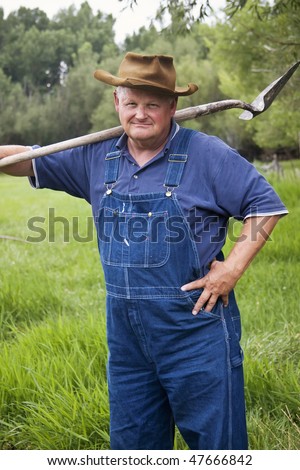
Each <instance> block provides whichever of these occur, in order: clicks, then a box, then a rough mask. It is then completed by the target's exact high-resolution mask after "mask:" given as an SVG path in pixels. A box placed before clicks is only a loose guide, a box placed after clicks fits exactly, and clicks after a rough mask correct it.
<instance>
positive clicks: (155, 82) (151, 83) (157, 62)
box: [94, 52, 198, 96]
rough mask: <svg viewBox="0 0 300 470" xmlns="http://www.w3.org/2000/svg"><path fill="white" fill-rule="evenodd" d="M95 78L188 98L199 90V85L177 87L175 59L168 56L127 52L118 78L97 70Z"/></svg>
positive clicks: (109, 82) (110, 83)
mask: <svg viewBox="0 0 300 470" xmlns="http://www.w3.org/2000/svg"><path fill="white" fill-rule="evenodd" d="M94 77H95V78H97V80H100V81H101V82H104V83H108V84H109V85H114V86H116V87H117V86H124V87H128V88H138V89H140V90H149V91H155V92H159V93H163V94H167V95H174V96H186V95H191V94H192V93H195V91H197V90H198V87H197V85H195V84H194V83H189V84H188V86H187V87H185V88H184V87H176V71H175V68H174V65H173V57H172V56H166V55H141V54H135V53H133V52H127V54H126V55H125V57H124V59H123V60H122V62H121V65H120V67H119V72H118V76H114V75H112V74H110V73H109V72H106V71H105V70H96V72H95V73H94Z"/></svg>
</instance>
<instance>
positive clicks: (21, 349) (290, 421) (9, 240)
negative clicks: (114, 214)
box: [0, 161, 300, 450]
mask: <svg viewBox="0 0 300 470" xmlns="http://www.w3.org/2000/svg"><path fill="white" fill-rule="evenodd" d="M297 167H298V168H297ZM284 170H285V171H284V175H283V176H282V175H280V176H278V175H276V174H267V175H266V176H267V178H268V179H269V180H270V181H271V183H272V184H273V186H274V187H275V188H276V190H277V192H278V193H279V195H280V196H281V198H282V199H283V201H284V202H285V204H286V205H287V207H288V209H289V212H290V213H289V215H288V216H286V217H284V218H282V220H280V222H279V223H278V225H277V227H276V228H275V231H274V232H273V234H272V237H271V240H270V241H269V242H268V243H267V245H266V246H265V247H264V249H263V250H262V251H261V252H260V253H259V255H258V256H257V257H256V258H255V260H254V261H253V263H252V264H251V266H250V267H249V269H248V270H247V272H246V273H245V274H244V276H243V278H242V279H241V280H240V282H239V283H238V285H237V287H236V295H237V299H238V303H239V306H240V310H241V315H242V326H243V338H242V346H243V349H244V352H245V361H244V365H245V387H246V400H247V419H248V429H249V440H250V448H251V449H253V450H256V449H270V450H271V449H278V450H284V449H290V450H295V449H299V448H300V446H299V444H300V424H299V421H300V407H299V404H300V394H299V392H300V385H299V375H300V372H299V371H300V368H299V359H300V353H299V340H300V330H299V324H300V320H299V313H300V176H299V173H300V164H299V161H292V162H286V163H285V167H284ZM0 197H1V210H0V261H1V267H0V351H1V352H0V449H35V450H48V449H52V450H57V449H72V450H73V449H109V411H108V399H107V384H106V359H107V346H106V338H105V287H104V281H103V274H102V269H101V266H100V262H99V254H98V249H97V240H96V236H95V232H94V229H93V225H92V219H91V212H90V207H89V206H88V204H87V203H86V202H84V201H81V200H79V199H76V198H72V197H70V196H68V195H66V194H63V193H58V192H54V191H48V190H41V191H36V190H33V189H31V188H30V186H29V184H28V182H27V180H26V179H22V178H12V177H8V176H5V175H1V176H0ZM239 228H240V227H239V224H238V223H237V222H235V223H232V224H231V226H230V236H229V239H228V242H227V244H226V247H225V252H228V250H229V249H230V246H231V244H232V243H233V241H234V238H235V236H236V235H237V233H238V231H239ZM175 444H176V448H177V449H185V448H186V445H185V443H184V441H183V440H182V438H181V437H180V435H179V433H177V434H176V442H175Z"/></svg>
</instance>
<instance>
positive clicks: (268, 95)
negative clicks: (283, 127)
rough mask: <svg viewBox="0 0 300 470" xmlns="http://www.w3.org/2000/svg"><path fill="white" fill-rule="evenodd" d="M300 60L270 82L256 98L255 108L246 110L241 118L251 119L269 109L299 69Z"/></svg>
mask: <svg viewBox="0 0 300 470" xmlns="http://www.w3.org/2000/svg"><path fill="white" fill-rule="evenodd" d="M299 64H300V61H298V62H296V63H295V64H294V65H292V67H290V68H289V69H288V70H287V71H286V72H285V73H284V74H283V75H282V76H281V77H279V78H277V80H274V82H272V83H270V85H269V86H267V88H265V89H264V90H263V91H262V92H261V93H260V94H259V95H258V96H257V97H256V98H255V100H254V101H252V103H251V104H250V106H251V107H252V108H253V110H248V111H244V112H243V113H242V114H241V115H240V116H239V118H240V119H244V120H250V119H252V118H254V117H255V116H257V115H258V114H261V113H263V112H264V111H266V109H268V108H269V107H270V106H271V104H272V103H273V101H274V99H275V98H276V96H277V95H278V93H279V92H280V91H281V90H282V88H283V87H284V85H285V84H286V82H287V81H288V80H289V79H290V78H291V76H292V75H293V73H294V72H295V71H296V70H297V68H298V66H299Z"/></svg>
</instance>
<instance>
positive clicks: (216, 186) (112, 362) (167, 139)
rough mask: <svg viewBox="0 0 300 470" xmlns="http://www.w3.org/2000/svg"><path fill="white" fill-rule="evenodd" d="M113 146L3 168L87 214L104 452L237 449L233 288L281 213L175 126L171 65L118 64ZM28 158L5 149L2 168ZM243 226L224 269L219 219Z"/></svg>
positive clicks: (219, 150)
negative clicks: (93, 238)
mask: <svg viewBox="0 0 300 470" xmlns="http://www.w3.org/2000/svg"><path fill="white" fill-rule="evenodd" d="M95 77H96V78H97V79H98V80H100V81H103V82H105V83H107V84H110V85H113V86H115V87H116V89H115V91H114V103H115V108H116V111H117V112H118V114H119V118H120V122H121V124H122V126H123V128H124V134H123V136H122V137H121V138H120V139H112V140H108V141H104V142H102V143H98V144H93V145H88V146H84V147H80V148H75V149H72V150H68V151H63V152H60V153H58V154H53V155H50V156H47V157H43V158H40V159H37V160H35V161H32V162H24V163H22V164H16V165H14V166H13V165H12V166H10V167H7V173H10V174H15V175H27V176H29V177H30V178H31V183H32V184H33V185H34V186H35V187H37V188H52V189H54V190H61V191H66V192H67V193H69V194H71V195H73V196H77V197H81V198H84V199H86V200H87V201H88V202H89V203H91V205H92V209H93V214H94V218H95V223H96V227H97V232H98V241H99V249H100V255H101V261H102V265H103V269H104V274H105V281H106V289H107V336H108V345H109V360H108V368H107V375H108V385H109V397H110V436H111V448H112V449H172V447H173V438H174V423H175V424H176V425H177V426H178V428H179V430H180V432H181V433H182V435H183V437H184V439H185V440H186V442H187V444H188V446H189V447H190V448H191V449H246V448H247V432H246V424H245V405H244V392H243V388H244V387H243V370H242V362H243V355H242V351H241V348H240V344H239V340H240V335H241V331H240V318H239V311H238V308H237V305H236V302H235V297H234V293H233V288H234V287H235V285H236V283H237V282H238V280H239V279H240V277H241V276H242V274H243V273H244V272H245V270H246V268H247V267H248V266H249V264H250V262H251V261H252V259H253V258H254V257H255V255H256V254H257V253H258V251H259V250H260V249H261V247H262V246H263V245H264V243H265V242H266V240H267V238H268V236H269V235H270V233H271V232H272V229H273V228H274V226H275V224H276V223H277V221H278V219H279V218H280V216H281V215H282V214H285V213H287V210H286V208H285V206H284V205H283V203H282V202H281V201H280V199H279V197H278V196H277V194H276V193H275V192H274V190H273V189H272V187H271V186H270V185H269V184H268V183H267V182H266V181H265V179H264V178H263V177H262V176H261V175H260V174H259V173H258V172H257V171H256V170H255V168H254V167H253V166H252V165H251V164H250V163H249V162H247V161H246V160H245V159H243V158H242V157H241V156H240V155H239V154H238V153H237V152H236V151H234V150H233V149H231V148H229V147H228V146H227V145H226V144H224V143H223V142H222V141H221V140H219V139H218V138H215V137H211V136H207V135H204V134H202V133H199V132H196V131H191V130H189V129H183V128H180V127H179V126H178V125H177V124H176V123H175V121H174V119H173V116H174V114H175V110H176V105H177V99H178V97H179V96H184V95H190V94H192V93H194V92H195V91H197V86H196V85H194V84H189V85H188V86H187V87H183V88H178V87H176V73H175V69H174V66H173V59H172V57H169V56H162V55H153V56H145V55H139V54H134V53H127V54H126V56H125V58H124V60H123V61H122V63H121V65H120V69H119V73H118V76H113V75H111V74H109V73H107V72H105V71H103V70H97V71H96V72H95ZM24 150H26V148H25V147H18V146H17V147H15V146H11V147H2V153H0V155H1V156H2V157H3V156H5V155H8V154H12V153H16V152H19V151H20V152H21V151H24ZM232 216H233V217H236V218H238V219H240V220H243V229H242V233H241V235H240V237H239V240H238V241H237V242H236V244H235V245H234V247H233V249H232V251H231V252H230V254H229V255H228V257H227V258H226V259H225V260H224V257H223V255H222V251H221V250H222V247H223V245H224V242H225V237H226V227H227V223H228V219H229V217H232Z"/></svg>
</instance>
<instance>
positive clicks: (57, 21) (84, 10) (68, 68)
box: [0, 0, 300, 159]
mask: <svg viewBox="0 0 300 470" xmlns="http://www.w3.org/2000/svg"><path fill="white" fill-rule="evenodd" d="M120 3H123V4H124V7H126V6H127V7H128V5H129V4H131V3H132V4H133V8H134V4H135V3H138V0H137V2H136V1H133V2H130V1H129V2H128V1H127V2H125V0H124V1H121V2H120ZM226 5H227V7H229V6H230V5H231V7H232V9H231V10H230V12H231V13H230V14H231V16H227V18H226V20H225V21H224V20H222V21H221V20H220V21H218V22H215V23H212V22H211V23H210V25H208V24H205V23H204V22H203V21H202V22H200V21H198V20H199V18H200V19H201V18H202V20H203V17H205V15H212V16H213V13H212V12H211V10H210V8H213V2H207V1H205V2H204V1H203V2H194V1H193V0H192V1H190V0H187V1H182V0H174V1H173V0H172V1H162V2H161V11H160V13H162V10H163V11H164V12H168V11H171V12H172V15H171V17H172V25H171V26H172V28H173V29H172V34H170V31H169V32H168V31H165V30H164V29H162V30H159V28H160V27H161V25H160V24H159V23H155V24H158V25H159V27H156V26H154V24H153V25H152V26H150V27H149V28H147V29H146V28H141V29H140V31H139V32H138V33H134V34H132V35H128V36H127V38H126V40H125V41H124V44H123V45H122V47H121V49H122V50H120V47H118V46H117V45H116V44H115V42H114V33H113V25H114V21H115V20H114V19H113V17H112V16H111V15H104V14H103V13H101V11H98V12H97V13H96V14H94V13H93V11H92V9H91V7H90V6H89V4H88V2H84V3H82V5H81V6H80V8H79V9H78V10H77V9H76V8H75V7H74V6H71V7H69V8H66V9H62V10H61V11H60V12H58V13H57V15H56V16H55V17H54V18H53V19H51V20H50V19H49V18H47V15H46V14H45V13H44V12H43V11H41V10H39V9H33V10H30V9H27V8H24V7H21V8H20V9H19V10H18V11H16V12H14V13H11V14H10V15H8V17H7V18H6V19H4V15H3V10H2V9H1V8H0V46H1V47H0V70H1V71H0V85H1V88H0V111H1V113H0V123H1V126H0V141H1V143H20V144H21V143H23V144H34V143H38V144H41V145H45V144H48V143H52V142H56V141H60V140H66V139H68V138H71V137H75V136H79V135H83V134H86V133H89V132H93V131H96V130H101V129H105V128H109V127H112V126H115V125H118V118H117V116H116V115H115V110H114V106H113V101H112V93H111V91H112V88H111V87H108V86H107V85H104V84H102V83H101V82H98V81H96V80H95V79H94V78H93V71H94V70H95V69H96V68H103V69H105V70H108V71H110V72H112V73H117V70H118V67H119V64H120V61H121V59H122V57H123V55H124V52H125V51H129V50H130V51H135V52H138V53H149V54H153V53H161V54H171V55H173V56H174V59H175V65H176V70H177V82H178V84H180V85H181V84H187V83H189V82H195V83H197V84H198V85H199V91H198V92H197V93H195V94H194V95H192V96H190V97H185V98H181V99H180V100H179V108H183V107H189V106H196V105H198V104H202V103H208V102H213V101H217V100H221V99H227V98H235V99H241V100H244V101H248V102H251V101H252V100H253V99H254V98H255V96H257V95H258V94H259V93H260V92H261V91H262V89H263V88H264V87H266V86H267V85H268V84H269V83H270V82H271V81H273V80H274V79H275V78H277V77H279V76H280V75H281V74H282V73H283V72H285V71H286V70H287V68H288V67H289V66H290V65H291V64H292V63H293V62H295V60H297V58H299V42H300V40H299V30H300V29H299V19H298V16H297V15H296V14H295V12H296V10H297V8H298V7H297V6H296V5H295V4H294V2H293V1H292V0H289V1H287V0H286V1H276V2H274V4H272V6H270V5H269V3H267V2H262V1H258V0H252V1H250V0H248V1H236V0H230V1H229V0H228V1H227V2H226ZM227 12H228V10H227ZM233 12H235V14H234V15H232V13H233ZM259 18H260V19H259ZM185 26H187V29H188V34H185V35H181V34H180V31H181V29H184V27H185ZM174 31H176V32H174ZM16 57H18V60H16ZM299 94H300V92H299V71H298V72H296V73H295V74H294V75H293V77H292V79H291V80H290V81H289V83H288V84H287V85H286V86H285V88H284V90H283V91H282V92H281V93H280V95H279V96H278V97H277V98H276V101H275V102H274V103H273V104H272V107H271V108H270V109H269V110H268V111H267V112H266V113H265V114H263V116H259V117H257V118H255V119H254V120H253V121H248V122H245V121H240V120H239V119H238V116H239V114H240V111H237V110H231V111H226V112H222V113H217V114H213V115H209V116H203V117H201V118H200V119H198V120H193V121H189V122H188V123H185V125H188V126H190V127H192V128H194V129H198V130H201V131H203V132H207V133H210V134H215V135H218V136H219V137H221V138H223V139H224V140H225V141H226V142H228V143H229V144H230V145H231V146H233V147H235V148H238V149H239V150H241V151H242V153H243V155H245V156H246V157H247V158H249V159H252V158H253V157H257V156H258V155H259V154H263V153H266V152H268V153H270V152H271V151H274V150H277V151H278V150H279V151H282V150H284V152H285V153H286V154H289V153H290V154H293V155H297V151H298V147H299V136H298V134H299V129H298V128H299V109H300V95H299Z"/></svg>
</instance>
